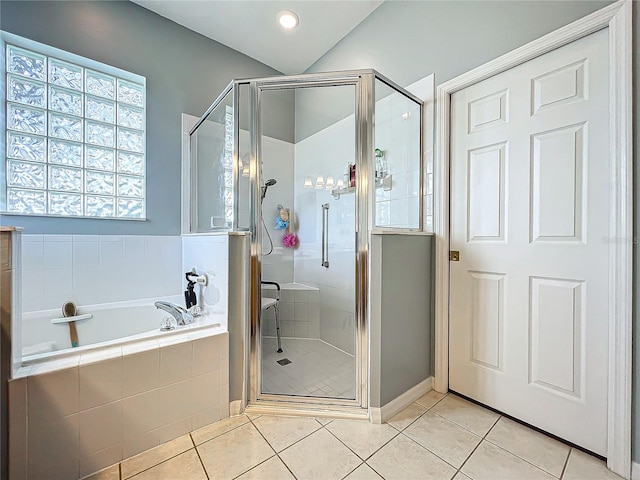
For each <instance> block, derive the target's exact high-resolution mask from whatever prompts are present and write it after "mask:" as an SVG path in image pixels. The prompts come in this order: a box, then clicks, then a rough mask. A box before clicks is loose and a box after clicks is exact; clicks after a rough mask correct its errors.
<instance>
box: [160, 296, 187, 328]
mask: <svg viewBox="0 0 640 480" xmlns="http://www.w3.org/2000/svg"><path fill="white" fill-rule="evenodd" d="M154 305H155V307H156V308H159V309H160V310H164V311H165V312H167V313H168V314H169V315H171V316H172V317H173V318H175V319H176V322H177V323H178V325H187V324H189V323H193V321H194V318H193V315H191V314H190V313H189V312H187V311H186V310H185V309H184V308H182V307H181V306H180V305H176V304H174V303H169V302H163V301H158V302H156V303H154Z"/></svg>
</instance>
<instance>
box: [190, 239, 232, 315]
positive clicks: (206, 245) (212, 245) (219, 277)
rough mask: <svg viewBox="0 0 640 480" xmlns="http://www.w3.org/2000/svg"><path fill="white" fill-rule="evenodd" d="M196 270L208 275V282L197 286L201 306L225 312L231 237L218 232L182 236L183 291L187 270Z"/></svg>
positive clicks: (199, 273)
mask: <svg viewBox="0 0 640 480" xmlns="http://www.w3.org/2000/svg"><path fill="white" fill-rule="evenodd" d="M194 267H195V269H196V273H198V275H204V274H206V275H207V276H208V278H209V284H208V285H207V286H206V287H202V286H200V285H196V286H195V291H196V294H197V296H198V305H200V306H208V307H209V308H210V309H211V310H210V311H213V312H226V311H227V302H228V296H229V295H228V294H229V237H228V235H227V234H219V235H187V236H183V237H182V279H183V287H182V291H184V290H185V288H186V279H185V278H184V272H188V271H190V270H191V269H192V268H194Z"/></svg>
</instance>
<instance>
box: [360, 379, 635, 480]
mask: <svg viewBox="0 0 640 480" xmlns="http://www.w3.org/2000/svg"><path fill="white" fill-rule="evenodd" d="M430 390H433V377H428V378H426V379H424V380H423V381H422V382H420V383H419V384H417V385H415V386H414V387H411V388H410V389H409V390H407V391H406V392H404V393H403V394H402V395H399V396H397V397H396V398H394V399H393V400H391V401H390V402H389V403H387V404H386V405H383V406H382V407H380V408H379V407H371V408H370V409H369V413H370V415H369V416H370V419H371V422H372V423H376V424H380V423H384V422H386V421H387V420H389V419H390V418H391V417H393V416H394V415H395V414H396V413H398V412H399V411H401V410H403V409H404V408H406V407H408V406H409V405H410V404H411V403H413V402H415V401H416V400H417V399H419V398H420V397H421V396H423V395H424V394H425V393H427V392H428V391H430ZM638 480H640V478H639V479H638Z"/></svg>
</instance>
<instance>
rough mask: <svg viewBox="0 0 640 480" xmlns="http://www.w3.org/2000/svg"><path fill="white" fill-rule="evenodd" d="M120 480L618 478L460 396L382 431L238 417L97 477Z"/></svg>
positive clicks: (421, 402) (414, 408)
mask: <svg viewBox="0 0 640 480" xmlns="http://www.w3.org/2000/svg"><path fill="white" fill-rule="evenodd" d="M90 478H91V479H92V480H119V479H122V480H124V479H129V478H132V479H135V480H147V479H159V478H161V479H163V480H171V479H176V480H177V479H180V480H191V479H193V480H196V479H203V480H205V479H207V478H208V479H214V478H215V479H235V478H237V479H242V480H250V479H253V480H263V479H269V480H274V479H298V480H303V479H345V480H356V479H381V478H382V479H387V480H391V479H402V480H412V479H422V478H429V479H442V480H450V479H455V480H468V479H472V480H481V479H492V480H500V479H505V480H507V479H508V480H512V479H523V478H527V479H554V478H556V479H562V480H571V479H602V480H607V479H620V477H618V476H617V475H614V474H613V473H611V472H610V471H608V470H607V469H606V467H605V464H604V462H602V461H601V460H599V459H597V458H595V457H592V456H590V455H588V454H586V453H583V452H581V451H579V450H577V449H574V448H571V447H570V446H568V445H565V444H563V443H560V442H558V441H556V440H554V439H552V438H550V437H547V436H546V435H543V434H541V433H538V432H536V431H533V430H531V429H529V428H527V427H525V426H522V425H520V424H518V423H516V422H513V421H511V420H509V419H508V418H506V417H503V416H500V415H499V414H496V413H494V412H492V411H489V410H486V409H484V408H482V407H479V406H477V405H475V404H473V403H470V402H467V401H466V400H464V399H462V398H460V397H457V396H455V395H453V394H449V395H442V394H439V393H436V392H434V391H431V392H429V393H427V394H425V395H424V396H423V397H421V398H420V399H418V400H416V402H414V403H412V404H411V405H409V406H408V407H407V408H406V409H404V410H403V411H401V412H400V413H398V414H397V415H396V416H395V417H393V418H392V419H391V420H389V422H388V423H386V424H383V425H374V424H371V423H368V422H365V421H347V420H329V419H321V418H318V419H315V418H309V417H280V416H272V415H251V414H249V415H244V414H243V415H239V416H236V417H231V418H228V419H225V420H221V421H219V422H217V423H214V424H212V425H209V426H206V427H204V428H201V429H199V430H196V431H194V432H193V433H191V434H190V435H185V436H183V437H180V438H178V439H176V440H173V441H172V442H169V443H166V444H163V445H160V446H158V447H156V448H154V449H152V450H149V451H147V452H144V453H142V454H140V455H137V456H136V457H133V458H130V459H127V460H125V461H123V462H122V463H120V464H119V465H114V466H113V467H111V468H108V469H106V470H103V471H102V472H100V473H98V474H96V475H94V476H92V477H90Z"/></svg>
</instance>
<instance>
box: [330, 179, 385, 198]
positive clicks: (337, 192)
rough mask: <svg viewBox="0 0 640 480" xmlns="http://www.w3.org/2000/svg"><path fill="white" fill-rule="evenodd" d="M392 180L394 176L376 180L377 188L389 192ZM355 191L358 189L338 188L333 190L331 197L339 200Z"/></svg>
mask: <svg viewBox="0 0 640 480" xmlns="http://www.w3.org/2000/svg"><path fill="white" fill-rule="evenodd" d="M392 180H393V179H392V175H385V176H384V178H376V188H382V189H383V190H385V191H389V190H391V186H392V184H393V181H392ZM355 191H356V187H345V188H336V189H335V190H331V195H333V198H335V199H336V200H338V199H340V195H348V194H350V193H354V192H355Z"/></svg>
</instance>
